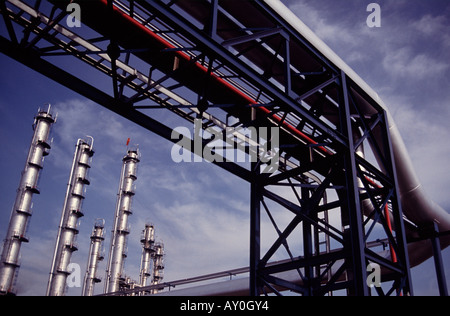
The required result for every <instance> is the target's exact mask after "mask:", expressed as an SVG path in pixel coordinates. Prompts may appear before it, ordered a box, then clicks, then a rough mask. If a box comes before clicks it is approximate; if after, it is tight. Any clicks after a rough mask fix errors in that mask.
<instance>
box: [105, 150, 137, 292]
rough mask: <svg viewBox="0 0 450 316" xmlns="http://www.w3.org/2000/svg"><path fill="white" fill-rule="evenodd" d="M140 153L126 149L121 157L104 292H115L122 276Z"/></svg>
mask: <svg viewBox="0 0 450 316" xmlns="http://www.w3.org/2000/svg"><path fill="white" fill-rule="evenodd" d="M139 159H140V154H139V150H138V149H134V150H128V151H127V155H126V156H125V157H124V158H123V160H122V161H123V163H122V171H121V177H120V183H119V192H118V193H117V203H116V211H115V216H114V227H113V231H112V235H111V248H110V251H109V257H108V267H107V270H106V278H105V293H110V292H117V291H118V290H119V286H120V279H121V277H123V264H124V259H125V257H126V242H127V236H128V234H129V233H130V232H129V228H128V217H129V216H130V215H131V213H132V211H131V202H132V197H133V195H134V191H135V189H134V181H135V180H136V179H137V176H136V171H137V164H138V163H139V161H140V160H139Z"/></svg>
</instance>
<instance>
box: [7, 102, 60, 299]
mask: <svg viewBox="0 0 450 316" xmlns="http://www.w3.org/2000/svg"><path fill="white" fill-rule="evenodd" d="M55 121H56V117H53V115H52V114H51V113H50V105H49V106H48V109H47V110H46V111H44V110H41V109H39V111H38V114H37V115H36V117H35V118H34V124H33V129H34V134H33V139H32V141H31V145H30V149H29V151H28V157H27V162H26V164H25V168H24V170H23V172H22V178H21V180H20V185H19V188H18V190H17V196H16V201H15V203H14V208H13V210H12V213H11V218H10V221H9V228H8V232H7V235H6V238H5V243H4V245H3V252H2V256H1V263H0V264H1V265H0V294H14V290H13V285H14V279H15V276H16V273H17V271H18V268H19V266H20V264H19V255H20V247H21V245H22V243H23V242H28V237H27V236H26V231H27V226H28V221H29V218H30V216H31V214H32V211H31V206H32V203H31V199H32V197H33V194H34V193H36V194H39V190H38V188H37V184H38V179H39V173H40V171H41V170H42V168H43V163H44V156H47V155H48V154H49V153H50V144H49V142H48V138H49V134H50V129H51V126H52V124H53V123H55Z"/></svg>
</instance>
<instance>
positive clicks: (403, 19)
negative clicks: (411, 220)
mask: <svg viewBox="0 0 450 316" xmlns="http://www.w3.org/2000/svg"><path fill="white" fill-rule="evenodd" d="M283 2H284V3H285V4H286V5H288V6H289V7H290V9H291V10H292V11H293V12H294V13H295V14H296V15H298V16H299V17H300V19H301V20H303V21H304V22H305V23H306V24H307V25H308V26H309V27H310V28H311V29H312V30H313V31H314V32H316V33H317V35H318V36H319V37H320V38H321V39H322V40H324V41H325V43H327V44H328V45H329V46H330V47H331V48H332V49H333V50H334V51H335V52H336V53H337V54H338V55H339V56H340V57H341V58H342V59H343V60H344V61H345V62H347V63H348V64H349V65H350V66H351V67H352V68H353V69H354V70H355V71H356V72H357V73H358V74H359V75H360V76H361V77H362V78H363V79H364V80H365V81H366V82H367V83H368V84H369V85H371V86H372V88H373V89H374V90H375V91H376V92H377V93H378V94H379V95H380V97H381V98H382V99H383V100H384V102H385V103H386V104H387V106H388V108H389V109H390V111H391V113H392V115H393V116H394V119H395V121H396V122H397V124H398V126H399V129H400V132H401V133H402V136H403V138H404V140H405V143H406V146H407V148H408V151H409V153H410V155H411V159H412V161H413V164H414V165H415V167H416V171H417V173H418V176H419V178H420V179H421V182H422V184H423V185H424V187H425V190H426V191H427V192H428V194H429V195H430V196H431V197H432V199H433V200H434V201H436V202H437V203H439V204H440V205H441V206H442V207H443V208H444V209H446V210H447V211H448V210H450V195H449V194H448V188H449V187H450V169H449V167H448V157H449V156H450V142H449V141H448V137H449V136H450V124H448V122H449V119H450V107H449V104H450V89H448V87H449V86H450V63H449V60H450V32H449V31H448V30H449V27H450V3H449V2H448V1H447V0H427V1H421V0H407V1H406V0H385V1H377V3H379V4H380V7H381V23H382V25H381V27H380V28H368V27H367V25H366V18H367V16H368V14H369V13H368V12H366V7H367V4H369V3H370V2H372V1H361V0H284V1H283ZM4 31H5V30H4V25H3V24H1V25H0V34H2V35H3V34H4ZM0 69H1V70H2V72H1V75H0V135H1V137H2V140H3V142H2V146H3V150H2V155H0V168H1V173H2V177H1V179H0V192H1V195H0V196H1V198H0V235H1V236H0V238H4V235H5V234H6V229H7V225H8V221H9V216H10V212H11V208H12V206H13V203H14V198H15V194H16V189H17V187H18V184H19V180H20V172H21V171H22V170H23V167H24V163H25V158H26V154H27V150H28V146H29V143H30V140H31V136H32V129H31V124H32V123H33V117H34V115H35V114H36V112H37V109H38V107H43V106H44V104H45V103H51V104H52V106H53V107H54V109H55V111H57V112H58V121H57V123H56V124H55V125H54V128H53V133H52V136H53V138H54V142H53V147H52V149H51V153H50V155H49V156H48V157H47V158H46V159H45V163H44V170H43V173H42V174H41V180H40V183H39V187H40V189H41V194H40V195H36V196H35V197H34V199H33V201H34V207H33V216H32V217H31V222H30V226H29V231H28V236H29V237H30V243H28V244H24V245H23V247H22V260H21V262H22V266H21V269H20V272H19V278H18V283H17V289H18V294H19V295H43V294H45V289H46V285H47V279H48V273H49V270H50V265H51V257H52V253H53V247H54V241H55V237H56V232H57V227H58V222H59V217H60V214H61V208H62V205H63V200H64V194H65V190H66V184H67V180H68V176H69V171H70V165H71V161H72V156H73V152H74V149H75V143H76V140H77V139H78V138H83V137H85V135H92V136H93V137H94V138H95V143H94V149H95V152H96V153H95V155H94V157H93V162H92V169H91V171H90V178H91V185H90V186H88V187H87V193H86V200H85V202H84V204H83V210H84V213H85V216H84V217H83V218H81V222H80V223H81V225H80V234H79V235H78V238H77V242H78V244H79V249H80V250H79V251H77V252H75V253H74V255H73V257H72V262H75V263H79V264H80V266H81V267H82V269H83V273H84V268H85V265H86V262H87V252H88V248H89V235H90V233H91V230H92V227H93V223H94V220H95V219H96V218H104V219H105V220H106V233H107V236H106V239H105V243H104V247H105V249H106V250H108V247H109V233H110V230H111V227H112V220H113V215H114V207H115V202H116V193H117V187H118V182H119V176H120V168H121V159H122V157H123V156H124V155H125V152H126V146H125V144H126V140H127V138H128V137H130V138H131V143H132V144H134V143H137V144H139V148H140V150H141V152H142V159H141V163H140V165H139V170H138V180H137V181H136V186H137V190H136V195H135V197H134V202H133V210H134V213H133V215H132V216H131V217H130V224H131V228H132V232H131V234H130V236H129V241H128V258H127V259H126V265H125V271H126V274H128V275H130V276H131V277H133V278H134V279H137V278H138V274H139V262H140V255H141V246H140V244H139V237H140V232H141V230H142V229H143V228H144V224H145V223H146V222H151V223H153V224H154V225H155V228H156V235H157V239H158V240H162V241H163V242H164V243H165V248H166V259H165V262H166V269H165V280H176V279H179V278H185V277H190V276H196V275H201V274H206V273H212V272H217V271H222V270H225V269H233V268H238V267H243V266H246V265H247V264H248V244H249V241H248V235H249V233H248V228H249V225H248V222H249V212H248V211H249V202H248V200H249V193H248V192H249V185H248V184H247V183H245V182H243V181H241V180H239V179H237V178H235V177H233V176H230V175H229V174H227V173H226V172H224V171H222V170H221V169H220V168H218V167H215V166H213V165H211V164H208V163H184V164H176V163H174V162H172V160H171V157H170V150H171V147H172V144H171V143H169V142H167V141H165V140H163V139H162V138H160V137H159V136H157V135H154V134H151V133H150V132H147V131H146V130H143V129H142V128H140V127H138V126H136V125H134V124H133V123H131V122H128V121H127V120H125V119H123V118H121V117H119V116H117V115H115V114H114V113H112V112H109V111H108V110H106V109H104V108H102V107H101V106H99V105H97V104H95V103H93V102H92V101H89V100H87V99H85V98H83V97H81V96H79V95H78V94H76V93H74V92H72V91H71V90H69V89H67V88H64V87H62V86H61V85H59V84H57V83H55V82H52V81H50V80H49V79H47V78H45V77H43V76H42V75H40V74H38V73H36V72H34V71H31V70H29V69H28V68H26V67H25V66H22V65H20V64H18V63H17V62H15V61H13V60H11V59H9V58H8V57H6V56H4V55H0ZM107 84H110V82H109V81H108V82H107ZM154 116H155V118H156V119H158V120H160V121H167V117H166V116H165V114H164V112H158V111H155V112H154ZM171 123H172V124H175V123H174V122H171ZM443 256H444V264H446V263H448V262H449V261H450V250H449V249H447V250H445V251H444V252H443ZM105 265H106V260H105V261H104V262H103V263H102V264H101V266H100V268H101V271H100V273H99V275H100V276H102V277H103V274H104V273H103V271H104V268H105ZM446 273H447V279H448V280H450V266H449V265H448V264H446ZM412 276H413V285H414V290H415V292H416V294H419V295H420V294H422V295H436V294H437V293H438V291H437V285H436V280H435V276H434V266H433V263H432V261H431V260H428V261H427V262H426V263H424V264H423V265H421V266H419V267H417V268H414V269H413V271H412ZM448 283H449V282H448ZM102 288H103V285H102V284H101V285H97V287H96V290H97V291H96V292H99V291H100V290H101V289H102ZM80 292H81V289H78V288H72V289H70V290H69V294H71V295H79V294H80Z"/></svg>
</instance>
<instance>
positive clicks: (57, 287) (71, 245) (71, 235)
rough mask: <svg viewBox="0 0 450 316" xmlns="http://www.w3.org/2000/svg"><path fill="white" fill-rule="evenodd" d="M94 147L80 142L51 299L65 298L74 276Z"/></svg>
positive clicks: (58, 241) (54, 264) (59, 237)
mask: <svg viewBox="0 0 450 316" xmlns="http://www.w3.org/2000/svg"><path fill="white" fill-rule="evenodd" d="M92 145H93V139H92V138H91V141H90V142H88V141H85V140H82V139H78V141H77V145H76V148H75V154H74V157H73V162H72V168H71V171H70V176H69V183H68V185H67V191H66V196H65V199H64V206H63V210H62V214H61V221H60V225H59V228H58V235H57V238H56V244H55V251H54V254H53V260H52V266H51V270H50V276H49V281H48V286H47V295H48V296H64V295H65V292H66V280H67V276H68V275H69V274H70V271H68V266H69V264H70V259H71V257H72V253H73V252H74V251H77V250H78V248H77V245H76V244H75V238H76V235H77V234H78V220H79V218H80V217H82V216H83V213H82V211H81V205H82V202H83V200H84V198H85V197H84V186H85V185H89V180H88V170H89V168H90V167H91V166H90V163H91V160H92V156H93V155H94V151H93V149H92Z"/></svg>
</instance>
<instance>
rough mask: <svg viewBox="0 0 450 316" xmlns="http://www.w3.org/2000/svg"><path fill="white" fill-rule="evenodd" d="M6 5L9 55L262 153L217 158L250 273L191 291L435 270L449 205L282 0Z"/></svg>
mask: <svg viewBox="0 0 450 316" xmlns="http://www.w3.org/2000/svg"><path fill="white" fill-rule="evenodd" d="M72 2H74V3H77V4H79V9H80V11H79V12H80V13H81V15H80V16H81V27H79V28H78V27H70V26H69V25H68V23H67V21H68V19H70V20H71V21H72V22H74V21H73V20H72V16H70V15H69V14H70V13H71V12H74V11H71V10H73V9H71V10H69V12H68V5H69V4H70V3H72ZM0 13H1V15H2V20H3V21H2V22H1V23H2V24H3V25H2V28H3V27H4V29H3V31H2V32H1V36H0V50H1V52H2V53H3V54H6V55H8V56H9V57H11V58H13V59H15V60H17V61H18V62H20V63H22V64H24V65H27V66H28V67H30V68H32V69H34V70H36V71H37V72H39V73H41V74H43V75H45V76H47V77H48V78H50V79H53V80H54V81H56V82H58V83H60V84H62V85H63V86H65V87H67V88H69V89H71V90H73V91H75V92H77V93H79V94H80V95H82V96H84V97H86V98H88V99H91V100H92V101H94V102H96V103H98V104H100V105H102V106H104V107H105V108H107V109H109V110H111V111H113V112H115V113H117V114H119V115H121V116H123V117H125V118H127V119H129V120H130V121H132V122H134V123H136V124H138V125H140V126H142V127H143V128H145V129H148V130H149V131H151V132H153V133H156V134H158V135H160V136H162V137H163V138H165V139H167V140H169V141H171V142H174V143H177V142H178V141H179V140H180V139H181V138H182V135H180V134H178V133H177V132H176V131H174V130H173V128H172V127H170V126H168V125H166V124H163V123H161V122H159V121H157V120H156V119H155V118H154V113H155V111H156V110H159V111H161V110H163V111H165V112H166V113H167V116H168V117H170V116H174V117H177V118H182V119H183V120H185V121H186V123H187V126H192V123H194V122H197V123H198V122H201V123H202V124H201V126H202V128H203V129H209V130H210V131H211V130H214V131H215V133H217V135H223V137H224V138H223V139H224V143H225V144H224V146H227V147H228V148H233V149H242V150H243V151H244V152H245V153H246V154H247V155H248V156H253V157H258V159H255V160H254V161H252V162H251V163H249V164H239V163H235V162H233V161H231V160H227V159H226V157H225V158H224V160H223V161H221V159H215V161H213V163H214V164H215V165H217V166H218V167H221V168H223V169H225V170H226V171H228V172H229V173H231V174H233V175H235V176H237V177H239V178H241V179H243V180H245V181H247V182H248V183H249V184H250V192H249V196H250V202H249V205H250V208H249V216H250V255H249V257H250V262H249V267H247V268H245V269H244V270H245V271H247V272H248V275H249V277H248V279H244V281H243V280H242V279H241V280H240V281H239V282H234V283H233V282H231V281H230V283H227V284H228V285H226V286H225V287H223V291H222V292H221V291H220V290H217V289H218V288H220V286H219V285H218V286H216V287H215V288H214V285H210V287H209V292H208V291H206V292H205V291H203V292H202V290H201V288H200V290H199V292H198V293H203V294H208V293H209V294H211V293H214V294H230V295H231V294H238V293H239V294H245V293H247V294H250V295H261V294H264V293H269V292H273V293H276V294H282V293H283V291H286V290H289V291H291V292H295V293H299V294H302V295H325V294H327V293H332V292H333V291H336V290H346V291H347V293H348V294H350V295H370V294H379V295H410V294H413V291H412V287H411V275H410V268H411V267H412V266H416V265H418V264H420V263H421V262H423V261H424V260H426V259H427V258H429V257H431V256H432V255H433V253H434V255H435V256H436V258H437V261H436V262H437V265H436V266H437V267H440V269H438V271H441V272H442V260H441V261H440V264H438V263H439V260H438V259H439V254H440V249H441V248H445V247H447V246H448V245H449V243H450V236H449V234H448V231H450V216H449V214H448V213H446V212H445V211H444V210H443V209H441V208H440V207H439V206H437V205H435V204H434V203H432V202H431V201H430V200H429V199H428V198H427V197H426V196H425V195H424V193H423V191H422V187H421V186H420V183H419V181H418V179H417V177H416V175H415V172H414V170H413V167H412V164H411V161H410V159H409V157H408V154H407V152H406V149H405V146H404V144H403V141H402V139H401V137H400V135H399V133H398V130H397V128H396V126H395V124H394V122H393V120H392V118H391V116H390V115H389V112H388V109H387V107H386V106H385V105H384V104H383V102H382V101H381V100H380V98H379V97H378V95H377V94H376V93H375V92H374V91H373V90H372V89H371V88H370V87H369V86H368V85H367V84H366V83H365V82H364V81H363V80H362V79H361V78H360V77H359V76H358V75H357V74H356V73H355V72H354V71H353V70H352V69H350V68H349V67H348V66H347V65H346V64H345V63H344V62H343V61H342V60H341V59H340V58H339V57H338V56H336V54H335V53H334V52H332V51H331V50H330V49H329V48H328V47H327V46H326V45H325V44H324V43H323V42H322V41H320V39H318V38H317V37H316V36H315V35H314V34H313V33H312V32H311V31H310V30H309V29H308V28H307V27H306V26H305V25H304V24H303V23H302V22H301V21H300V20H299V19H298V18H297V17H295V15H294V14H293V13H292V12H290V11H289V10H288V9H287V8H286V7H285V6H284V5H283V4H282V3H281V2H279V1H278V0H251V1H250V0H181V1H180V0H178V1H177V0H153V1H151V0H117V1H116V0H114V1H113V0H89V1H81V0H80V1H77V2H75V1H68V0H67V1H65V0H49V1H41V0H34V1H33V0H29V1H25V0H2V1H0ZM72 26H73V25H72ZM74 65H76V66H74ZM99 77H101V78H102V79H104V80H98V78H99ZM93 78H95V80H94V79H93ZM260 127H274V128H276V130H277V131H278V133H279V135H277V136H278V137H277V138H278V140H279V144H278V146H277V147H276V148H272V150H270V151H267V150H261V149H264V148H267V147H270V145H271V144H272V142H273V143H275V138H274V137H275V135H271V134H270V133H268V134H267V133H266V134H265V135H258V138H257V139H256V140H255V139H254V138H253V137H248V135H246V134H245V133H241V132H240V130H245V129H246V128H256V129H258V128H260ZM204 135H206V134H204ZM174 136H175V137H174ZM264 138H265V139H264ZM214 141H215V140H214V139H212V138H209V137H206V136H205V137H203V138H202V139H201V143H202V149H204V148H210V147H211V146H212V145H213V144H215V143H214ZM255 142H256V145H257V146H255ZM191 148H195V144H194V140H192V146H191ZM217 154H218V153H217V152H216V155H217ZM216 157H217V156H216ZM275 160H276V161H275ZM268 161H269V163H268ZM271 162H275V163H276V166H277V170H276V171H275V172H269V173H266V172H264V171H267V170H264V168H267V167H268V165H271ZM272 171H273V170H272ZM280 213H283V214H284V213H288V214H289V215H290V222H289V223H288V224H287V225H286V224H285V223H280V222H279V221H278V219H277V218H278V214H280ZM263 222H264V223H265V222H269V223H271V225H272V227H273V229H274V230H275V231H276V232H277V236H278V237H277V238H276V239H275V240H273V241H271V242H270V244H269V245H266V244H264V245H262V239H263V237H264V236H266V234H268V233H269V232H266V231H264V230H263V227H266V226H265V225H262V223H263ZM296 239H301V241H302V247H296V248H293V247H290V246H289V245H290V244H292V243H293V241H294V240H296ZM430 240H431V241H432V245H433V247H430ZM205 242H207V241H205ZM433 250H434V251H433ZM280 256H284V259H283V260H279V258H280ZM274 258H277V260H275V259H274ZM370 263H371V264H377V265H378V266H379V267H380V269H381V273H382V278H381V282H382V286H381V287H375V288H374V289H371V288H369V287H368V284H367V282H366V281H367V277H368V272H367V266H368V264H370ZM244 270H242V271H244ZM236 271H241V269H237V270H236ZM242 271H241V272H242ZM217 275H222V273H218V274H217ZM207 278H208V277H205V278H204V279H207ZM194 279H195V278H194ZM200 279H203V278H200ZM438 281H439V286H440V291H441V293H442V294H445V293H446V285H445V279H444V278H443V277H442V274H441V275H438ZM180 283H183V282H180ZM237 283H239V284H237ZM222 285H223V284H222ZM214 289H216V290H217V291H215V290H214ZM137 290H139V289H137ZM173 292H174V293H176V291H173ZM191 293H193V292H191ZM196 293H197V292H196Z"/></svg>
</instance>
